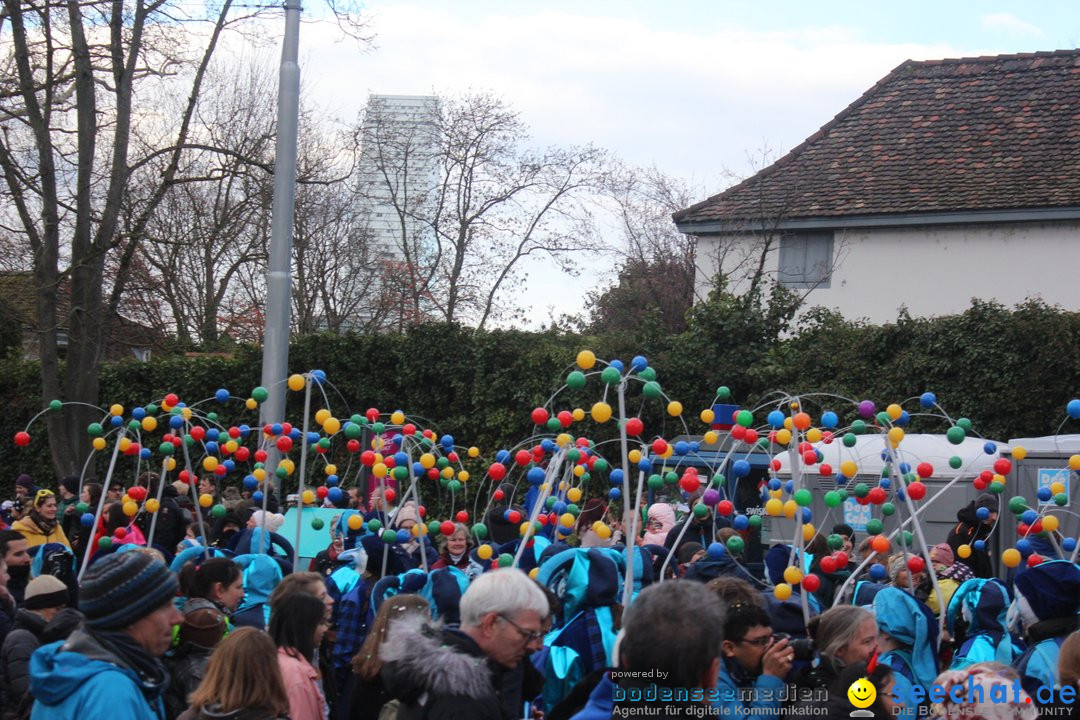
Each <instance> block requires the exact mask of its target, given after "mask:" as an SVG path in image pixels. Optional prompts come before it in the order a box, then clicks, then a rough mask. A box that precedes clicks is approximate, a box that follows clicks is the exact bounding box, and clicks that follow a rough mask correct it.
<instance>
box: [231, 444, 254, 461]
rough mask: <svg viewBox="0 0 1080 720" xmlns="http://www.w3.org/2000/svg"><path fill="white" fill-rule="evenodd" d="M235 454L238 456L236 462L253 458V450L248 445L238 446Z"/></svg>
mask: <svg viewBox="0 0 1080 720" xmlns="http://www.w3.org/2000/svg"><path fill="white" fill-rule="evenodd" d="M233 455H234V456H235V457H236V462H247V461H248V460H250V459H251V450H250V449H249V448H246V447H238V448H236V452H235V453H233Z"/></svg>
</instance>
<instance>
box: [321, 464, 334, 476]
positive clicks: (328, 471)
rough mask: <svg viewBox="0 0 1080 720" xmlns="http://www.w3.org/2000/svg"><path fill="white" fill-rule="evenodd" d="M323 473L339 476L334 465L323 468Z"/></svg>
mask: <svg viewBox="0 0 1080 720" xmlns="http://www.w3.org/2000/svg"><path fill="white" fill-rule="evenodd" d="M323 473H324V474H325V475H337V465H335V464H334V463H327V464H326V467H324V468H323Z"/></svg>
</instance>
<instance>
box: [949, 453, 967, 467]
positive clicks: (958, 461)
mask: <svg viewBox="0 0 1080 720" xmlns="http://www.w3.org/2000/svg"><path fill="white" fill-rule="evenodd" d="M963 464H964V459H963V458H962V457H960V456H959V455H953V456H952V457H951V458H949V467H951V468H952V469H953V470H959V469H960V466H961V465H963Z"/></svg>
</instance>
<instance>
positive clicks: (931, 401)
mask: <svg viewBox="0 0 1080 720" xmlns="http://www.w3.org/2000/svg"><path fill="white" fill-rule="evenodd" d="M919 404H920V405H922V406H923V407H924V408H932V407H934V405H936V404H937V396H936V395H934V393H932V392H924V393H923V394H922V395H920V396H919Z"/></svg>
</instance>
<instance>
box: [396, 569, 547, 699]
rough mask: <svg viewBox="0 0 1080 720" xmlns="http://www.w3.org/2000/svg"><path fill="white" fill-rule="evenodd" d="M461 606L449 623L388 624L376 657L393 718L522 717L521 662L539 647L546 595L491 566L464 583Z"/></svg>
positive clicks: (518, 575) (515, 573)
mask: <svg viewBox="0 0 1080 720" xmlns="http://www.w3.org/2000/svg"><path fill="white" fill-rule="evenodd" d="M460 611H461V625H460V626H459V627H456V628H455V627H444V628H436V627H433V626H431V625H429V624H427V623H424V622H422V621H421V620H420V619H418V618H416V617H406V618H402V619H401V620H397V621H395V622H393V623H392V624H391V625H390V629H389V632H388V633H387V639H386V642H385V643H383V646H382V649H381V650H380V656H381V657H382V659H383V662H384V665H383V669H382V677H383V682H384V684H385V686H386V689H387V692H388V693H389V694H390V696H391V697H395V698H397V699H398V700H400V702H401V706H400V708H399V711H398V713H399V714H398V717H401V718H440V719H442V718H446V719H447V720H453V719H454V718H462V719H463V720H464V719H465V718H477V719H484V718H490V719H491V720H502V719H503V718H518V717H521V710H522V708H521V707H517V705H519V704H520V703H519V702H518V701H517V700H516V699H515V698H520V697H521V665H522V662H523V661H524V660H525V658H526V657H527V655H528V654H529V653H531V652H533V651H536V650H539V649H541V648H542V647H543V639H544V629H545V628H546V627H547V618H548V616H549V615H550V614H551V611H550V605H549V604H548V600H547V597H546V596H545V595H544V593H543V591H542V590H541V589H540V587H539V586H538V585H537V584H536V583H534V582H533V581H532V580H530V579H529V577H528V576H527V575H526V574H525V573H523V572H521V571H520V570H518V569H516V568H505V569H501V570H492V571H489V572H486V573H484V574H483V575H481V576H480V577H478V578H477V579H476V580H474V581H473V582H472V584H471V585H469V588H468V589H467V590H466V591H465V594H464V595H462V596H461V605H460ZM526 699H527V698H526ZM511 706H514V707H511Z"/></svg>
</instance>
